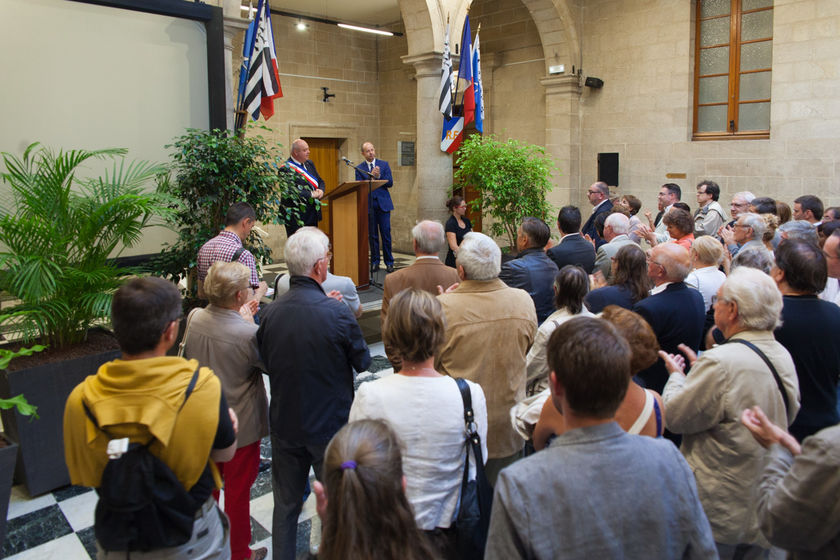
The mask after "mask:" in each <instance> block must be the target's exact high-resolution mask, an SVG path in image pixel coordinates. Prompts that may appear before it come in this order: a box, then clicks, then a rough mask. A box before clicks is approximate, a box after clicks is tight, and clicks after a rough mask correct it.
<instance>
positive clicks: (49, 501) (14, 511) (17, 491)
mask: <svg viewBox="0 0 840 560" xmlns="http://www.w3.org/2000/svg"><path fill="white" fill-rule="evenodd" d="M54 503H55V498H54V497H53V495H52V494H44V495H43V496H38V497H37V498H32V497H30V496H29V494H28V493H27V492H26V488H24V486H23V485H22V484H18V485H17V486H12V497H11V499H10V500H9V514H8V515H7V516H6V519H14V518H15V517H20V516H21V515H25V514H27V513H31V512H33V511H35V510H39V509H42V508H45V507H49V506H51V505H53V504H54Z"/></svg>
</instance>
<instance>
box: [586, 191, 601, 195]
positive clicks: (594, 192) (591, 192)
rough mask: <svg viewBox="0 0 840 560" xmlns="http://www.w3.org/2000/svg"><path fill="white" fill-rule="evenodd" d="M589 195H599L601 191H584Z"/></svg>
mask: <svg viewBox="0 0 840 560" xmlns="http://www.w3.org/2000/svg"><path fill="white" fill-rule="evenodd" d="M586 192H587V193H589V194H601V191H586Z"/></svg>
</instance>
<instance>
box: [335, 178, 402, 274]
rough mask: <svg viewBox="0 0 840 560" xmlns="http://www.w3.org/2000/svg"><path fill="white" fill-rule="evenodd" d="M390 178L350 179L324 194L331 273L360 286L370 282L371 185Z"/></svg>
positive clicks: (373, 187)
mask: <svg viewBox="0 0 840 560" xmlns="http://www.w3.org/2000/svg"><path fill="white" fill-rule="evenodd" d="M387 182H388V181H347V182H344V183H341V184H340V185H338V186H337V187H336V188H335V189H334V190H333V191H332V192H330V193H329V194H328V195H327V196H325V197H324V198H326V199H327V201H329V203H330V232H331V233H332V239H331V241H332V253H333V261H332V273H333V274H336V275H339V276H349V277H350V278H352V279H353V283H354V284H356V286H359V287H367V285H368V283H369V282H370V266H369V263H370V255H369V253H370V250H369V249H368V189H369V188H370V189H372V190H376V189H378V188H379V187H381V186H382V185H384V184H385V183H387Z"/></svg>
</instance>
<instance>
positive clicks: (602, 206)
mask: <svg viewBox="0 0 840 560" xmlns="http://www.w3.org/2000/svg"><path fill="white" fill-rule="evenodd" d="M586 197H587V198H588V199H589V203H590V204H591V205H592V206H593V209H592V215H591V216H589V219H588V220H586V223H585V224H583V228H581V230H580V232H581V233H582V234H583V235H584V236H587V235H588V236H589V238H590V239H591V240H592V241H594V242H595V248H596V249H597V248H598V247H600V246H601V245H603V244H604V243H606V242H607V241H606V240H605V239H604V238H602V237H601V236H600V235H598V231H597V230H596V229H595V218H597V217H598V214H602V213H604V212H609V211H610V210H612V207H613V203H612V201H611V200H610V187H609V185H607V184H606V183H604V182H603V181H598V182H597V183H592V184H591V185H590V186H589V189H587V191H586Z"/></svg>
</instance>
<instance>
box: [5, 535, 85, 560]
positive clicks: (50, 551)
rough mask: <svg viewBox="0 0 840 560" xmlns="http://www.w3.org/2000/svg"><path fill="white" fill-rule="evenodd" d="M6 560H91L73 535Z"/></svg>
mask: <svg viewBox="0 0 840 560" xmlns="http://www.w3.org/2000/svg"><path fill="white" fill-rule="evenodd" d="M6 560H90V556H89V555H88V553H87V550H85V547H84V546H83V545H82V541H80V540H79V538H78V537H77V536H76V535H75V534H73V533H71V534H69V535H64V536H63V537H61V538H58V539H55V540H54V541H50V542H47V543H44V544H42V545H40V546H36V547H34V548H30V549H29V550H24V551H23V552H19V553H17V554H15V555H13V556H9V557H7V558H6Z"/></svg>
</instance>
